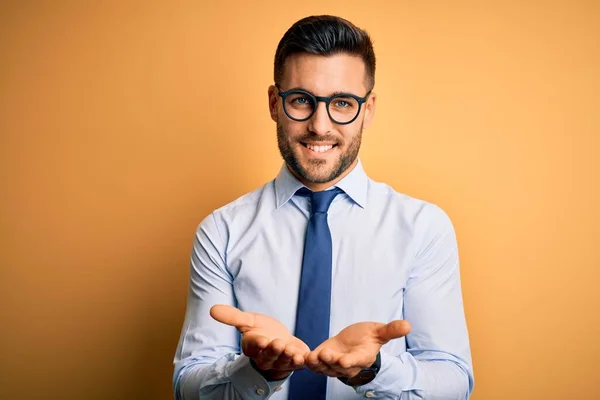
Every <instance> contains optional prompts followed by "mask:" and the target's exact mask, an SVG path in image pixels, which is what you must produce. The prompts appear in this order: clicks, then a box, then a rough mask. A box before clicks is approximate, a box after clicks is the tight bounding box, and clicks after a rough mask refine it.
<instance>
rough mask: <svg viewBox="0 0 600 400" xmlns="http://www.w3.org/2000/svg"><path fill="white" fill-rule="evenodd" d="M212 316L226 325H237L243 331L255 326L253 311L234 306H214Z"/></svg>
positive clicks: (211, 310)
mask: <svg viewBox="0 0 600 400" xmlns="http://www.w3.org/2000/svg"><path fill="white" fill-rule="evenodd" d="M210 316H211V317H213V318H214V319H215V320H217V321H219V322H221V323H223V324H225V325H230V326H235V327H236V328H237V329H238V330H239V331H240V332H242V333H243V332H245V331H247V330H248V329H250V328H252V327H254V315H253V314H252V313H248V312H244V311H240V310H238V309H237V308H235V307H232V306H228V305H224V304H217V305H215V306H212V307H211V309H210Z"/></svg>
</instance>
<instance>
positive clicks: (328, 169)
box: [269, 53, 376, 190]
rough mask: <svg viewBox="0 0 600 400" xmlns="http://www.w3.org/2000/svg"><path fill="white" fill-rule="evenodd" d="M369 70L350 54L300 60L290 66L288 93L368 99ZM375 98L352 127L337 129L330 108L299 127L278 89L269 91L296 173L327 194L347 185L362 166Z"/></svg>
mask: <svg viewBox="0 0 600 400" xmlns="http://www.w3.org/2000/svg"><path fill="white" fill-rule="evenodd" d="M365 77H366V75H365V65H364V62H363V61H362V59H361V58H360V57H355V56H350V55H348V54H336V55H332V56H317V55H311V54H305V53H302V54H294V55H292V56H290V57H289V58H288V59H287V60H286V64H285V70H284V75H283V79H282V81H281V84H280V87H281V90H282V91H287V90H290V89H303V90H306V91H308V92H310V93H312V94H313V95H315V96H324V97H329V96H332V95H333V94H335V93H340V92H343V93H351V94H354V95H357V96H359V97H364V96H365V95H366V93H367V91H368V88H367V87H366V85H365V83H366V82H365ZM375 100H376V97H375V94H374V93H372V94H371V95H370V96H369V98H368V100H367V101H366V102H365V103H364V104H362V106H361V111H360V114H359V115H358V118H356V119H355V120H354V121H353V122H352V123H350V124H347V125H340V124H336V123H334V122H333V121H331V119H330V118H329V115H328V113H327V108H326V105H325V103H324V102H318V103H317V108H316V111H315V113H314V114H313V115H312V117H311V118H310V119H308V120H307V121H302V122H299V121H294V120H292V119H290V118H288V117H287V115H286V114H285V112H284V110H283V104H282V99H281V97H280V96H279V94H278V90H277V88H275V87H274V86H271V87H270V88H269V108H270V111H271V118H273V120H274V121H275V122H276V123H277V142H278V145H279V151H280V153H281V156H282V157H283V159H284V160H285V162H286V163H287V165H288V167H289V169H290V170H291V172H292V173H293V174H294V175H295V176H296V177H297V178H298V179H299V180H300V181H301V182H302V183H304V184H305V185H306V186H308V187H310V188H311V189H313V190H323V189H325V188H327V187H329V186H331V185H333V184H335V183H336V182H338V181H339V180H340V179H342V178H343V177H344V176H345V175H346V174H348V172H350V171H351V170H352V168H353V167H354V165H356V163H357V161H358V158H357V157H358V152H359V149H360V143H361V135H362V130H363V128H367V127H368V126H369V125H370V124H371V121H372V119H373V116H374V112H375Z"/></svg>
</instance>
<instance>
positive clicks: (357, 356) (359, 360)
mask: <svg viewBox="0 0 600 400" xmlns="http://www.w3.org/2000/svg"><path fill="white" fill-rule="evenodd" d="M376 357H377V354H368V353H365V352H363V351H353V352H350V353H347V354H344V355H342V357H340V360H339V365H340V367H342V368H344V369H352V368H361V369H362V368H367V367H368V366H370V365H373V363H374V362H375V358H376Z"/></svg>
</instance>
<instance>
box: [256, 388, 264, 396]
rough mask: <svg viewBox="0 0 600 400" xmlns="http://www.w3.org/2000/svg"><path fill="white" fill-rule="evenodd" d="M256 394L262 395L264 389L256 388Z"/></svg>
mask: <svg viewBox="0 0 600 400" xmlns="http://www.w3.org/2000/svg"><path fill="white" fill-rule="evenodd" d="M256 394H257V395H259V396H262V395H263V394H265V391H264V390H263V389H261V388H258V389H256Z"/></svg>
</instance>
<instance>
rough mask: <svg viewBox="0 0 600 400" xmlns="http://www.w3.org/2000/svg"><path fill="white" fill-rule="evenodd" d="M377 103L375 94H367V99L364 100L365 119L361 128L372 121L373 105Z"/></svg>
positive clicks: (366, 126) (367, 125) (369, 124)
mask: <svg viewBox="0 0 600 400" xmlns="http://www.w3.org/2000/svg"><path fill="white" fill-rule="evenodd" d="M376 105H377V94H376V93H371V94H370V95H369V99H368V100H367V101H366V102H365V104H364V107H365V119H364V124H363V128H365V129H366V128H368V127H370V126H371V124H372V123H373V118H375V108H376V107H375V106H376Z"/></svg>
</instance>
